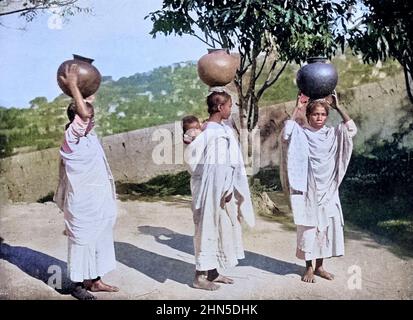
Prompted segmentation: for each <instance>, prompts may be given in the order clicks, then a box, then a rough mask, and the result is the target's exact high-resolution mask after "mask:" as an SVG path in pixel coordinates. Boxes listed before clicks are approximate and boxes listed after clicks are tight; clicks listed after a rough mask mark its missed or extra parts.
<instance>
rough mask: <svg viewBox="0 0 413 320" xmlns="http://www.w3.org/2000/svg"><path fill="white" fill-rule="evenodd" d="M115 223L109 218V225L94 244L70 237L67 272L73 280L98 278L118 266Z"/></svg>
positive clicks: (80, 280)
mask: <svg viewBox="0 0 413 320" xmlns="http://www.w3.org/2000/svg"><path fill="white" fill-rule="evenodd" d="M113 225H114V220H108V222H107V226H106V227H105V229H104V230H103V232H102V233H101V234H100V236H99V237H98V239H97V241H96V242H95V243H92V244H88V245H79V244H76V243H75V242H74V241H73V240H71V239H70V238H68V246H69V247H68V260H67V272H68V276H69V278H70V279H71V280H72V281H74V282H82V281H83V280H88V279H96V278H97V277H102V276H103V275H105V274H106V273H108V272H109V271H112V270H114V269H115V268H116V259H115V247H114V243H113Z"/></svg>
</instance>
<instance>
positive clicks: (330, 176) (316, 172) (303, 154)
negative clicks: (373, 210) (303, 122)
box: [283, 120, 357, 230]
mask: <svg viewBox="0 0 413 320" xmlns="http://www.w3.org/2000/svg"><path fill="white" fill-rule="evenodd" d="M356 132H357V128H356V125H355V123H354V122H353V121H352V120H350V121H348V122H347V123H340V124H339V125H338V126H337V127H335V128H329V127H327V126H324V127H323V128H321V129H319V130H314V129H313V128H311V127H304V128H302V127H300V126H299V125H298V124H297V123H296V122H295V121H292V120H287V121H286V124H285V128H284V131H283V139H285V140H287V141H289V146H288V152H287V175H286V176H287V177H288V183H289V186H290V201H291V208H292V211H293V215H294V223H295V224H297V225H304V226H316V227H318V229H319V230H324V229H325V228H326V227H327V226H328V218H329V216H330V214H331V212H333V211H335V209H336V208H333V207H335V206H336V207H337V209H338V210H339V211H340V214H341V215H342V211H341V205H340V200H339V196H338V187H339V186H340V183H341V181H342V180H343V178H344V174H345V172H346V170H347V167H348V163H349V161H350V157H351V153H352V150H353V141H352V138H353V137H354V136H355V134H356Z"/></svg>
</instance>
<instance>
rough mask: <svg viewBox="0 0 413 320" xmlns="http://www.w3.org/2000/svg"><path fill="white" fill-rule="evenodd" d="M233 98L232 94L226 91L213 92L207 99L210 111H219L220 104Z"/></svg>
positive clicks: (211, 112)
mask: <svg viewBox="0 0 413 320" xmlns="http://www.w3.org/2000/svg"><path fill="white" fill-rule="evenodd" d="M230 99H231V96H230V95H229V94H228V93H226V92H212V93H211V94H210V95H209V96H208V97H207V99H206V103H207V105H208V113H209V114H214V113H217V112H218V111H219V110H218V106H219V105H222V104H225V103H227V102H228V101H229V100H230Z"/></svg>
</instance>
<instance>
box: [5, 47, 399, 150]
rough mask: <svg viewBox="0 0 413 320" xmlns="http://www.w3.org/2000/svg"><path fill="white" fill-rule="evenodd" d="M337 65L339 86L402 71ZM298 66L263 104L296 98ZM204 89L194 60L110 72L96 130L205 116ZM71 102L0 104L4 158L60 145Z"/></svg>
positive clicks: (345, 61) (348, 58)
mask: <svg viewBox="0 0 413 320" xmlns="http://www.w3.org/2000/svg"><path fill="white" fill-rule="evenodd" d="M333 64H334V65H335V66H336V67H337V69H338V72H339V75H340V78H339V84H338V90H343V89H346V88H350V87H354V86H357V85H360V84H363V83H367V82H374V81H377V80H379V79H382V78H384V77H386V76H392V75H395V74H396V73H400V72H401V68H400V66H399V65H398V64H397V63H396V62H394V61H389V62H386V63H385V64H378V65H376V66H371V65H364V64H363V63H362V62H361V60H360V59H359V58H358V57H355V56H352V55H349V54H348V55H345V56H339V57H336V58H335V59H333ZM298 69H299V66H298V65H296V64H291V65H289V66H288V67H287V68H286V70H285V72H284V73H283V75H282V76H281V77H280V79H279V80H278V82H277V83H276V84H275V85H274V86H273V87H271V88H270V89H268V91H267V92H266V93H265V94H264V95H263V98H262V100H261V106H265V105H270V104H275V103H278V102H283V101H288V100H292V99H294V97H295V96H296V93H297V87H296V85H295V74H296V72H297V70H298ZM206 93H207V86H206V85H205V84H203V83H202V82H201V81H200V80H199V78H198V76H197V71H196V63H195V62H182V63H176V64H173V65H171V66H168V67H159V68H156V69H154V70H153V71H151V72H147V73H137V74H135V75H133V76H130V77H124V78H121V79H119V80H118V81H113V80H112V78H111V77H109V76H106V77H104V78H103V81H102V85H101V87H100V89H99V92H98V95H97V99H96V102H95V107H96V114H97V119H96V120H97V121H96V123H97V131H98V133H99V134H100V135H102V136H105V135H110V134H114V133H119V132H124V131H129V130H134V129H139V128H144V127H149V126H154V125H159V124H164V123H169V122H173V121H176V120H179V119H181V118H182V116H184V115H186V114H195V115H198V116H200V117H202V118H204V117H206V111H205V109H206V108H205V95H206ZM69 102H70V100H69V98H68V97H66V96H65V95H60V96H58V97H57V98H55V99H54V100H53V101H50V102H49V101H47V99H46V98H44V97H37V98H34V99H33V100H32V101H31V102H30V106H29V108H27V109H15V108H11V109H7V108H4V107H0V157H6V156H9V155H12V154H15V153H18V152H27V151H31V150H39V149H45V148H49V147H55V146H58V145H60V143H61V139H62V134H63V129H64V125H65V123H66V122H67V118H66V107H67V105H68V104H69Z"/></svg>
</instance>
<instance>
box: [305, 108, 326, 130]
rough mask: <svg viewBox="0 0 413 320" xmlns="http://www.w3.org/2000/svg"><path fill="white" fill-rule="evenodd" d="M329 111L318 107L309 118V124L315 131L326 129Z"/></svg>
mask: <svg viewBox="0 0 413 320" xmlns="http://www.w3.org/2000/svg"><path fill="white" fill-rule="evenodd" d="M327 117H328V116H327V111H326V109H325V108H324V107H323V106H322V105H317V106H316V107H315V108H314V110H313V112H312V113H311V114H310V115H309V117H308V123H309V124H310V126H312V127H313V128H315V129H321V128H322V127H324V125H325V123H326V121H327Z"/></svg>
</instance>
